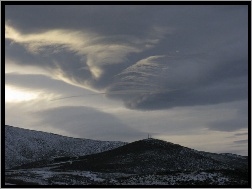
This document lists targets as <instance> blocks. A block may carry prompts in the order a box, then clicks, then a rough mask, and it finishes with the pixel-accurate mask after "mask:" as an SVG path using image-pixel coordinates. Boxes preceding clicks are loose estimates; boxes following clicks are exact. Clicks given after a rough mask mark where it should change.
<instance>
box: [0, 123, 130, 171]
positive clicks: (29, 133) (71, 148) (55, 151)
mask: <svg viewBox="0 0 252 189" xmlns="http://www.w3.org/2000/svg"><path fill="white" fill-rule="evenodd" d="M125 144H126V143H125V142H119V141H98V140H90V139H79V138H72V137H66V136H60V135H57V134H52V133H46V132H41V131H33V130H28V129H21V128H18V127H13V126H8V125H5V168H6V169H8V168H11V167H14V166H18V165H22V164H25V163H29V162H33V161H38V160H43V159H48V158H52V157H59V156H83V155H88V154H93V153H98V152H103V151H106V150H111V149H114V148H117V147H119V146H122V145H125Z"/></svg>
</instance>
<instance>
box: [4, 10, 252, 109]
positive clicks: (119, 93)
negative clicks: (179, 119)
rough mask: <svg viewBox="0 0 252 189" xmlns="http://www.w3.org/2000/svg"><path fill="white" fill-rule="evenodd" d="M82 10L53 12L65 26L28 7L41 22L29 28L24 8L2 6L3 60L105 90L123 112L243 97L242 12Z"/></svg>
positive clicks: (245, 59) (245, 67)
mask: <svg viewBox="0 0 252 189" xmlns="http://www.w3.org/2000/svg"><path fill="white" fill-rule="evenodd" d="M88 7H89V8H90V9H88V8H87V7H74V6H73V7H69V8H66V7H65V8H60V9H61V10H62V11H63V13H65V14H67V15H73V18H74V19H71V20H72V22H71V23H70V22H67V23H66V20H64V17H65V15H63V16H62V18H61V17H60V15H62V12H61V13H60V12H59V11H57V10H56V7H54V6H51V7H47V6H46V7H42V8H41V7H36V6H34V7H33V8H34V9H33V10H37V11H38V12H44V14H43V20H44V19H46V18H47V19H46V20H48V22H43V23H41V25H40V26H38V23H40V21H42V20H41V17H40V16H38V15H37V14H36V15H35V17H34V18H33V20H31V23H33V24H34V25H32V24H31V23H28V22H25V21H27V19H28V17H27V16H28V15H26V14H24V15H22V14H21V13H22V12H23V11H24V10H26V8H21V7H17V9H16V12H14V11H13V10H12V9H11V7H8V8H7V20H8V22H7V25H6V41H7V42H6V45H7V47H6V49H7V50H6V57H7V58H9V59H10V57H11V58H12V59H14V60H17V57H18V58H20V59H21V60H19V61H16V63H18V64H20V65H34V66H37V67H40V68H43V69H45V70H46V71H47V72H48V73H49V75H50V76H51V77H52V78H55V79H60V80H62V81H64V82H66V83H69V84H71V85H75V86H78V87H83V88H86V89H89V90H92V91H94V92H98V93H99V92H102V93H104V92H105V93H106V94H107V96H108V97H109V98H112V99H119V100H120V101H122V102H123V103H124V104H125V106H126V107H127V108H130V109H138V110H156V109H169V108H173V107H181V106H182V107H183V106H195V105H209V104H218V103H223V102H233V101H238V100H246V99H247V98H248V96H247V93H248V87H247V85H248V75H247V70H248V54H247V52H248V49H247V43H248V42H247V41H248V37H247V36H248V26H247V22H246V21H247V17H246V16H247V11H246V10H245V7H237V8H235V9H234V8H233V7H230V6H225V7H224V8H219V7H215V6H210V7H206V6H200V7H191V6H183V7H180V6H172V7H171V6H168V7H165V8H164V7H161V6H157V7H153V8H150V7H145V6H143V7H141V8H139V9H136V8H134V7H133V6H126V7H121V6H115V7H108V6H102V7H98V8H96V7H93V6H88ZM101 9H102V10H103V11H101ZM52 10H53V12H55V17H54V16H52V14H51V11H52ZM83 10H85V11H83ZM119 10H120V11H119ZM168 10H169V11H168ZM46 13H48V15H47V14H46ZM70 13H71V14H70ZM73 13H74V14H73ZM17 15H19V16H20V17H18V18H16V17H17ZM90 15H92V16H93V17H92V21H90V20H89V18H90ZM115 15H117V16H115ZM126 15H127V16H129V17H126ZM50 16H52V17H50ZM15 18H16V19H15ZM20 18H22V19H20ZM80 18H83V20H81V22H80ZM101 18H103V19H102V20H103V22H104V23H103V24H102V21H101ZM126 18H127V19H126ZM164 18H165V19H164ZM22 21H23V22H25V23H23V22H22ZM36 21H37V22H38V23H37V22H36ZM53 21H54V23H55V25H53ZM55 21H57V22H55ZM22 24H23V25H22ZM35 26H38V27H37V28H36V27H35ZM53 26H54V27H53ZM27 51H28V52H29V54H28V55H29V56H28V55H27Z"/></svg>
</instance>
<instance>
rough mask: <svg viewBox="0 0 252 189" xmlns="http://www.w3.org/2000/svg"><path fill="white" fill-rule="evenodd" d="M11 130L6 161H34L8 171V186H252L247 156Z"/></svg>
mask: <svg viewBox="0 0 252 189" xmlns="http://www.w3.org/2000/svg"><path fill="white" fill-rule="evenodd" d="M6 130H7V132H6V133H8V135H9V136H8V135H6V137H7V138H6V141H8V142H7V143H8V144H9V145H7V146H10V147H7V148H6V151H7V149H8V152H7V153H8V155H9V156H8V157H7V156H6V160H8V161H9V162H10V161H11V158H13V157H14V156H15V155H17V156H19V157H21V158H23V159H24V158H26V159H25V160H26V161H30V163H26V164H22V165H20V166H16V167H12V169H8V170H6V172H5V182H6V183H7V184H8V183H9V184H16V185H74V186H76V185H81V186H83V185H167V186H170V185H180V186H190V185H206V186H209V185H225V186H229V185H230V186H232V187H234V186H238V187H239V186H249V174H248V173H249V165H248V164H249V163H248V157H246V156H239V155H235V154H216V153H209V152H203V151H197V150H194V149H190V148H187V147H184V146H181V145H178V144H173V143H171V142H166V141H162V140H158V139H152V138H149V139H144V140H139V141H135V142H132V143H127V144H126V143H122V142H101V141H93V140H86V139H84V140H83V139H74V138H69V137H63V136H59V135H55V134H49V133H43V132H37V131H27V130H23V129H17V128H13V127H9V126H6ZM8 137H9V139H8ZM10 144H11V145H10ZM11 146H15V148H14V147H12V149H17V150H18V151H17V152H13V150H11ZM43 146H46V147H45V148H46V149H44V147H43ZM7 153H6V154H7ZM82 153H83V154H82ZM87 154H88V155H87ZM38 155H39V156H38ZM59 156H61V157H59ZM33 157H34V158H35V157H36V158H38V159H40V160H39V161H32V160H31V159H32V158H33ZM41 157H43V158H41ZM45 157H47V158H45ZM33 160H34V159H33ZM31 161H32V162H31ZM23 162H24V161H23ZM18 163H19V162H18Z"/></svg>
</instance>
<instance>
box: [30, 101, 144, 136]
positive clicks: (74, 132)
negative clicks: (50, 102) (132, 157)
mask: <svg viewBox="0 0 252 189" xmlns="http://www.w3.org/2000/svg"><path fill="white" fill-rule="evenodd" d="M34 115H38V116H39V117H40V119H41V121H40V122H39V124H41V125H44V126H50V127H51V128H57V129H60V130H63V131H65V132H67V133H68V134H69V135H71V136H76V137H81V138H91V139H97V140H108V138H109V139H110V140H119V141H132V140H137V139H139V138H141V137H143V136H145V133H143V132H140V131H138V130H137V129H134V128H131V127H129V126H127V125H125V124H123V123H122V122H120V120H119V119H117V118H116V117H114V116H112V115H110V114H107V113H104V112H101V111H98V110H96V109H93V108H90V107H85V106H61V107H57V108H52V109H47V110H43V111H38V112H35V114H34Z"/></svg>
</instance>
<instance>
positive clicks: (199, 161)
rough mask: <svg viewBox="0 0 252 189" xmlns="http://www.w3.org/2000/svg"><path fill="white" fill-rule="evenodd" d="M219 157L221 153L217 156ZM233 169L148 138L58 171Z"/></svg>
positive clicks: (132, 171) (222, 163)
mask: <svg viewBox="0 0 252 189" xmlns="http://www.w3.org/2000/svg"><path fill="white" fill-rule="evenodd" d="M216 155H218V154H216ZM222 169H234V168H233V167H232V166H231V165H230V164H229V163H228V162H225V161H218V160H217V159H216V158H215V159H214V158H212V157H211V156H209V154H208V155H205V154H204V152H198V151H196V150H192V149H189V148H186V147H183V146H180V145H177V144H173V143H170V142H165V141H162V140H157V139H145V140H140V141H136V142H132V143H130V144H127V145H124V146H121V147H119V148H116V149H113V150H109V151H106V152H102V153H98V154H92V155H87V156H83V157H79V159H78V160H74V159H72V160H71V164H70V163H68V162H67V163H63V162H62V165H61V166H59V167H58V168H57V170H90V171H99V172H124V173H137V174H140V173H155V172H167V171H198V170H222Z"/></svg>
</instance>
